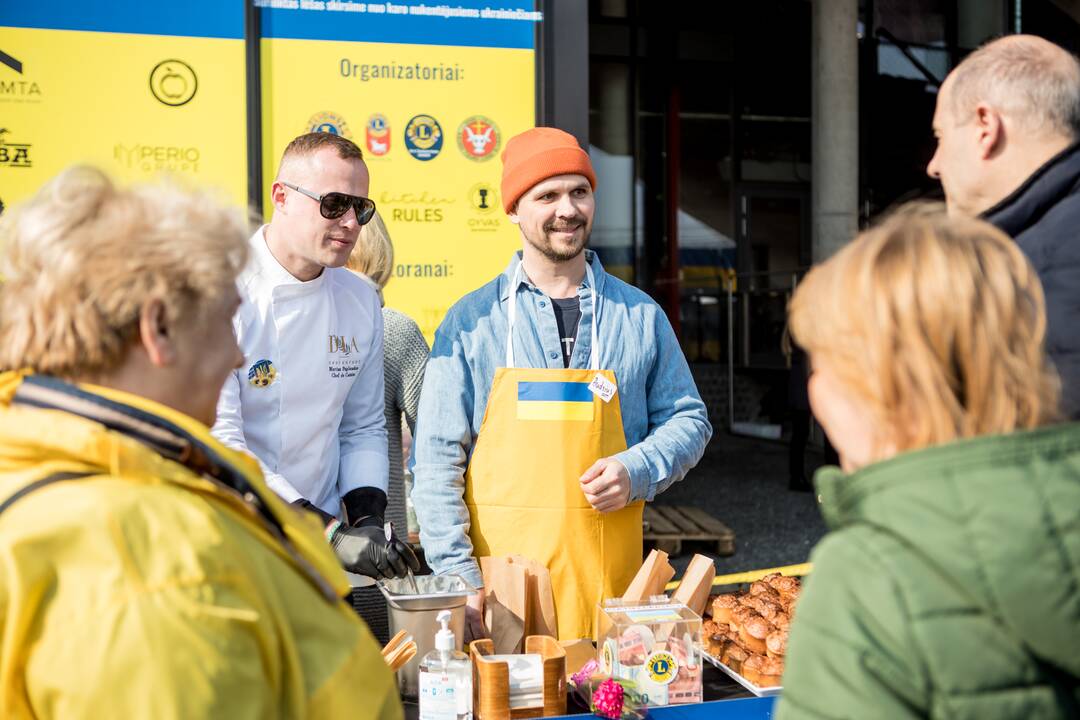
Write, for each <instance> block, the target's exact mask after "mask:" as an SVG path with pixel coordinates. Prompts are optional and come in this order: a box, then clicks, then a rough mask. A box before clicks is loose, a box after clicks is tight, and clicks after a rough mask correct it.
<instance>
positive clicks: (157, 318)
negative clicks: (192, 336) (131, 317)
mask: <svg viewBox="0 0 1080 720" xmlns="http://www.w3.org/2000/svg"><path fill="white" fill-rule="evenodd" d="M139 342H140V344H141V345H142V347H143V350H145V351H146V356H147V358H149V359H150V364H151V365H153V366H155V367H167V366H169V365H172V364H173V363H174V362H176V345H175V337H174V335H173V333H172V332H171V328H170V327H169V318H168V313H166V312H165V303H163V302H162V301H161V300H160V299H158V298H155V299H153V300H151V301H149V302H148V303H146V304H145V305H143V306H142V309H141V310H140V311H139Z"/></svg>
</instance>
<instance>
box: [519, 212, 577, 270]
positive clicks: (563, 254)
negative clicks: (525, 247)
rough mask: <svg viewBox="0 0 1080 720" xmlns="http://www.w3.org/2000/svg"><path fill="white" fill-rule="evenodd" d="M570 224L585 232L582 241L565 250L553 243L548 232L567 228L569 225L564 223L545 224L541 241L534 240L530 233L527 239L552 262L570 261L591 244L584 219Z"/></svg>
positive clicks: (526, 236) (526, 235)
mask: <svg viewBox="0 0 1080 720" xmlns="http://www.w3.org/2000/svg"><path fill="white" fill-rule="evenodd" d="M570 224H571V225H574V226H575V227H576V228H580V229H581V230H582V231H583V232H582V236H581V241H580V242H574V244H573V245H572V246H571V247H569V248H567V249H565V250H562V249H557V248H555V247H554V246H553V245H552V243H551V240H550V239H549V238H548V233H550V232H553V231H560V230H566V229H567V226H566V225H564V224H558V225H545V226H544V234H543V235H542V236H541V237H540V239H539V241H537V240H534V239H533V238H531V237H529V235H528V234H525V239H526V240H527V241H528V243H529V244H530V245H532V246H533V248H534V249H535V250H537V251H538V252H539V253H540V254H541V255H543V256H544V257H545V258H547V259H548V260H550V261H551V262H554V263H564V262H568V261H570V260H573V259H574V258H576V257H577V256H578V255H580V254H581V253H582V252H583V251H584V250H585V248H586V247H587V246H588V244H589V235H590V232H589V227H588V226H587V225H586V223H585V222H584V221H581V222H580V223H570Z"/></svg>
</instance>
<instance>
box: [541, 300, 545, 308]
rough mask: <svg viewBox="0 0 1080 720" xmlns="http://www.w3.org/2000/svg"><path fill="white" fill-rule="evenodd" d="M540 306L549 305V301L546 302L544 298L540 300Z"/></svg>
mask: <svg viewBox="0 0 1080 720" xmlns="http://www.w3.org/2000/svg"><path fill="white" fill-rule="evenodd" d="M540 307H542V308H543V307H547V303H546V302H544V301H543V300H541V301H540Z"/></svg>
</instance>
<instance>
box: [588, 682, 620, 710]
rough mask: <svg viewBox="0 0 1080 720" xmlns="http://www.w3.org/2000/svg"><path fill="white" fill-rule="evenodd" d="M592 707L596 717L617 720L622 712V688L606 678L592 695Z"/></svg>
mask: <svg viewBox="0 0 1080 720" xmlns="http://www.w3.org/2000/svg"><path fill="white" fill-rule="evenodd" d="M592 699H593V707H594V708H595V712H596V714H597V715H600V716H601V717H606V718H610V719H611V720H619V718H621V717H622V711H623V686H622V685H620V684H619V683H617V682H615V681H614V680H612V679H610V678H608V679H607V680H605V681H604V682H602V683H600V686H599V687H597V688H596V692H594V693H593V698H592Z"/></svg>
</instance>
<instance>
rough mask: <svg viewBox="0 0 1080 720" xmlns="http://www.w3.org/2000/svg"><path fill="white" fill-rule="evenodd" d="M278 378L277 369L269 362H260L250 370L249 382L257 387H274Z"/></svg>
mask: <svg viewBox="0 0 1080 720" xmlns="http://www.w3.org/2000/svg"><path fill="white" fill-rule="evenodd" d="M277 378H278V372H277V368H275V367H274V363H272V362H270V361H269V360H259V361H258V362H256V363H255V364H254V365H252V366H251V367H249V368H248V382H249V383H251V384H252V385H254V386H255V387H267V386H269V385H272V384H273V383H274V381H275V380H277Z"/></svg>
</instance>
